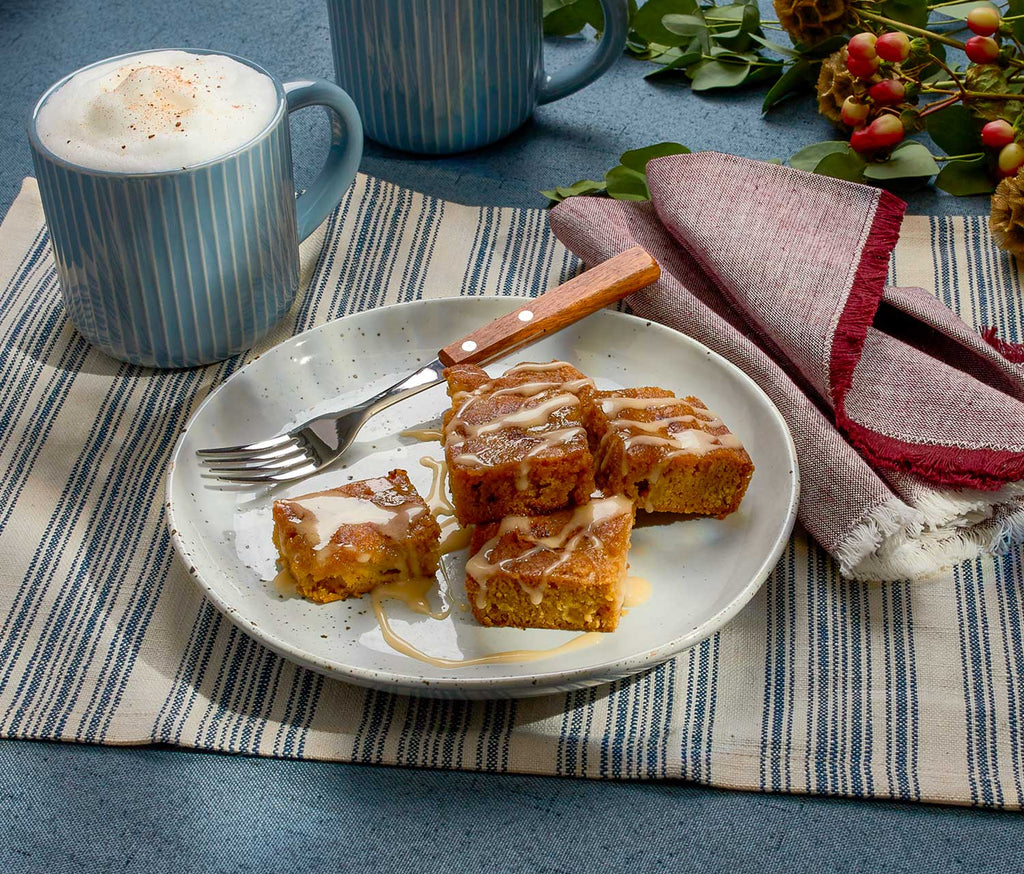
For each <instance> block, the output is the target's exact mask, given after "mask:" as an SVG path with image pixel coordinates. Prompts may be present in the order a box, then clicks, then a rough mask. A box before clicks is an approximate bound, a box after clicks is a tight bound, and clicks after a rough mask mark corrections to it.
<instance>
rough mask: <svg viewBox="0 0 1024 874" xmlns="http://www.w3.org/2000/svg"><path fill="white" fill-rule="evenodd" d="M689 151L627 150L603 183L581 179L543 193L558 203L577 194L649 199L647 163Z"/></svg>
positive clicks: (666, 146) (672, 147) (672, 146)
mask: <svg viewBox="0 0 1024 874" xmlns="http://www.w3.org/2000/svg"><path fill="white" fill-rule="evenodd" d="M688 154H690V150H689V149H688V148H686V146H684V145H681V144H680V143H655V144H654V145H653V146H646V147H644V148H642V149H630V150H629V151H628V152H623V153H622V155H621V156H620V157H619V163H618V164H617V165H616V166H614V167H612V168H611V170H609V171H608V172H607V173H605V174H604V180H603V181H601V182H598V181H596V180H593V179H581V180H580V181H579V182H574V183H573V184H572V185H563V186H559V187H557V188H551V189H548V190H547V191H542V192H541V194H543V195H544V196H545V197H546V198H548V200H550V201H551V202H552V204H555V203H561V202H562V201H563V200H565V199H566V198H567V197H572V196H574V195H579V194H591V195H593V194H606V195H608V197H612V198H614V199H615V200H650V199H651V193H650V191H648V189H647V163H648V162H649V161H653V160H654V159H655V158H664V157H665V156H667V155H688Z"/></svg>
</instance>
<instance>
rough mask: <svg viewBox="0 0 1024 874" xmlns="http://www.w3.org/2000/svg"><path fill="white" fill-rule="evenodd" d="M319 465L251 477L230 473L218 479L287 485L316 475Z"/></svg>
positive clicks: (307, 465)
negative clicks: (294, 480)
mask: <svg viewBox="0 0 1024 874" xmlns="http://www.w3.org/2000/svg"><path fill="white" fill-rule="evenodd" d="M318 469H319V465H317V464H314V463H313V462H310V463H309V464H306V465H303V466H302V467H295V468H292V469H291V470H288V471H285V472H284V473H263V474H252V475H250V476H233V475H231V474H230V473H219V474H217V479H219V480H220V481H221V482H226V483H239V484H246V483H248V484H259V483H285V482H288V481H289V480H293V479H302V477H304V476H308V475H309V474H311V473H316V471H317V470H318Z"/></svg>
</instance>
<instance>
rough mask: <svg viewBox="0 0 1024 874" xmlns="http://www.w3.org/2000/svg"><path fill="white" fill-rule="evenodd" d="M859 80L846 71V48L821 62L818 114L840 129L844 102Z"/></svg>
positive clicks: (818, 86) (818, 85)
mask: <svg viewBox="0 0 1024 874" xmlns="http://www.w3.org/2000/svg"><path fill="white" fill-rule="evenodd" d="M856 81H857V80H856V79H855V78H854V76H853V74H852V73H851V72H850V71H849V70H847V69H846V46H843V47H842V48H841V49H839V51H837V52H833V53H832V54H831V55H829V56H828V57H827V58H825V60H824V61H822V62H821V72H819V73H818V84H817V86H816V87H817V90H818V112H820V113H821V114H822V115H823V116H825V118H827V119H828V120H829V121H831V122H833V123H834V124H837V125H839V126H840V127H845V125H844V124H843V115H842V110H843V101H844V100H846V98H847V97H849V96H850V95H851V94H853V86H854V83H855V82H856Z"/></svg>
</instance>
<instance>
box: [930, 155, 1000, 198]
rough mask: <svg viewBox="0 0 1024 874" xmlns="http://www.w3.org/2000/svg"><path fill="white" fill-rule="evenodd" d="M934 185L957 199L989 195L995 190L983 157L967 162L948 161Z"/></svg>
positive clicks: (986, 162)
mask: <svg viewBox="0 0 1024 874" xmlns="http://www.w3.org/2000/svg"><path fill="white" fill-rule="evenodd" d="M935 185H936V186H937V187H938V188H941V189H942V190H943V191H947V192H949V193H950V194H955V195H957V196H958V197H963V196H965V195H969V194H991V193H992V192H993V191H994V190H995V183H993V181H992V177H991V176H990V175H989V169H988V161H987V160H986V159H985V157H984V156H982V157H980V158H973V159H972V160H969V161H948V162H947V163H946V164H945V165H944V166H943V168H942V169H941V170H940V171H939V175H938V176H936V177H935Z"/></svg>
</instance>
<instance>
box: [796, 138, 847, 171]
mask: <svg viewBox="0 0 1024 874" xmlns="http://www.w3.org/2000/svg"><path fill="white" fill-rule="evenodd" d="M849 148H850V144H849V143H848V142H846V141H845V140H826V141H825V142H823V143H814V144H813V145H810V146H804V148H802V149H801V150H800V151H799V152H797V153H796V154H795V155H793V157H792V158H790V159H789V166H790V167H795V168H796V169H797V170H806V171H807V172H808V173H813V172H814V168H815V167H817V166H818V164H819V163H821V159H822V158H824V157H825V156H826V155H834V154H838V153H840V152H846V151H847V150H848V149H849Z"/></svg>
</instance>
